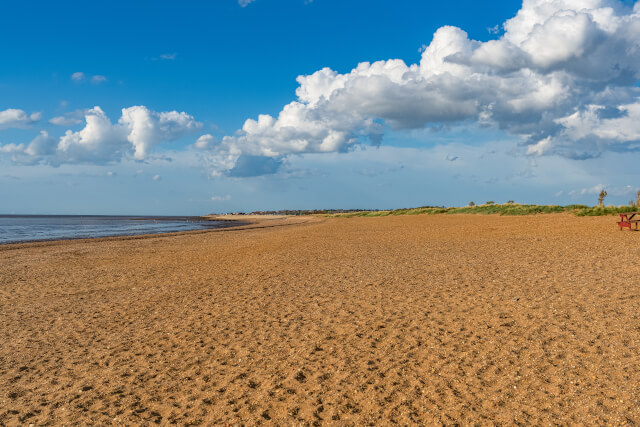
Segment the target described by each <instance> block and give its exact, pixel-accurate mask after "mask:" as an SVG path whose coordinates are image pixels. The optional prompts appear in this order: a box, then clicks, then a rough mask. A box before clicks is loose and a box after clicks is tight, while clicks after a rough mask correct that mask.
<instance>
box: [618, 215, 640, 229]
mask: <svg viewBox="0 0 640 427" xmlns="http://www.w3.org/2000/svg"><path fill="white" fill-rule="evenodd" d="M638 214H639V213H638V212H627V213H621V214H619V215H620V221H618V227H620V231H622V229H623V228H625V227H627V228H628V229H629V231H633V229H632V228H631V224H635V225H636V231H638V223H639V222H640V219H633V217H635V216H636V215H638Z"/></svg>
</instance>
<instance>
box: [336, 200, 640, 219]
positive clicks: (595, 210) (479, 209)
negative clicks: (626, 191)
mask: <svg viewBox="0 0 640 427" xmlns="http://www.w3.org/2000/svg"><path fill="white" fill-rule="evenodd" d="M637 210H638V208H637V207H636V206H633V205H627V206H606V207H604V206H602V207H601V206H596V207H592V206H586V205H567V206H560V205H521V204H519V203H505V204H484V205H478V206H463V207H450V208H446V207H437V206H424V207H419V208H411V209H395V210H386V211H384V210H383V211H364V212H349V213H336V214H329V216H332V217H342V218H352V217H379V216H389V215H436V214H448V215H450V214H485V215H488V214H495V215H535V214H546V213H560V212H568V213H572V214H574V215H576V216H603V215H615V214H618V213H624V212H634V211H637Z"/></svg>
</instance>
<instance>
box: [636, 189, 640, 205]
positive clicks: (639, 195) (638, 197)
mask: <svg viewBox="0 0 640 427" xmlns="http://www.w3.org/2000/svg"><path fill="white" fill-rule="evenodd" d="M636 206H640V190H638V192H637V193H636Z"/></svg>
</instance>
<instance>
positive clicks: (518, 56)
mask: <svg viewBox="0 0 640 427" xmlns="http://www.w3.org/2000/svg"><path fill="white" fill-rule="evenodd" d="M245 5H246V4H245ZM502 27H503V28H504V34H503V35H502V36H500V37H498V38H496V39H494V40H490V41H488V42H480V41H476V40H472V39H469V37H468V35H467V33H466V32H465V31H463V30H462V29H460V28H457V27H451V26H445V27H442V28H440V29H438V30H437V31H436V33H435V34H434V36H433V39H432V40H431V43H430V44H429V45H427V46H425V47H424V49H421V51H422V56H421V58H420V61H419V62H418V63H415V64H410V65H407V64H406V63H405V62H404V61H402V60H398V59H391V60H387V61H379V62H374V63H368V62H365V63H361V64H359V65H358V66H357V67H356V68H354V69H353V70H351V71H350V72H348V73H345V74H341V73H338V72H336V71H334V70H331V69H329V68H324V69H321V70H319V71H317V72H315V73H313V74H311V75H307V76H300V77H298V83H299V87H298V89H297V90H296V95H297V99H296V100H295V101H293V102H291V103H290V104H288V105H286V106H284V108H283V109H282V111H281V112H280V113H279V114H278V115H277V116H271V115H266V114H265V115H260V116H259V117H258V118H257V119H248V120H247V121H246V122H245V123H244V126H243V127H242V129H240V130H239V131H238V132H237V133H236V134H234V135H230V136H226V137H224V138H223V139H222V140H221V141H220V143H219V144H216V145H215V146H212V147H211V150H212V156H211V161H210V163H211V165H212V167H213V169H214V174H230V175H232V176H233V175H234V171H236V172H237V170H236V169H237V167H238V162H239V161H243V159H244V160H246V159H250V160H251V161H250V162H249V163H247V162H246V161H244V163H243V164H251V165H252V166H255V167H257V168H258V169H260V168H262V164H267V163H269V162H272V163H269V164H270V166H269V167H267V168H266V169H265V171H267V172H265V173H272V172H273V167H274V166H275V167H277V162H279V161H281V159H282V158H283V157H284V156H287V155H291V154H303V153H323V152H344V151H348V150H350V149H351V147H353V146H355V145H357V144H361V143H363V142H366V141H368V142H370V143H373V144H380V142H381V138H382V135H383V132H384V130H385V129H386V128H387V127H390V128H392V129H418V128H423V127H425V126H441V125H442V124H446V123H455V122H477V123H480V124H481V125H483V126H494V127H496V128H499V129H502V130H503V131H505V132H507V133H508V134H511V135H514V136H515V137H517V139H519V140H520V141H522V143H523V144H526V145H527V146H528V148H527V152H528V153H529V154H530V155H545V154H561V155H564V156H566V157H570V158H587V157H593V156H597V155H598V154H599V153H601V152H602V151H604V150H609V149H615V150H624V149H628V150H635V149H640V146H638V140H639V139H640V138H639V136H638V133H639V129H638V125H637V123H640V120H638V119H640V88H639V87H638V86H637V82H638V81H639V80H640V3H636V4H635V5H634V6H633V7H631V6H628V5H626V4H625V3H623V2H621V1H618V0H525V1H524V2H523V5H522V8H521V9H520V10H519V11H518V13H517V14H516V16H515V17H513V18H512V19H509V20H507V21H506V22H505V23H504V24H503V25H502ZM260 159H262V161H261V160H260ZM274 161H275V162H276V163H275V164H274V163H273V162H274ZM265 162H267V163H265ZM243 173H244V172H243Z"/></svg>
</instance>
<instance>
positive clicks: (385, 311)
mask: <svg viewBox="0 0 640 427" xmlns="http://www.w3.org/2000/svg"><path fill="white" fill-rule="evenodd" d="M639 247H640V233H636V232H629V231H624V232H620V231H618V229H617V227H616V226H615V218H613V217H595V218H577V217H574V216H571V215H568V214H553V215H538V216H526V217H500V216H482V215H436V216H399V217H383V218H316V217H314V218H274V219H270V220H268V221H262V222H260V223H259V224H257V225H254V226H248V227H243V228H242V229H238V230H234V229H227V230H217V231H206V232H187V233H181V234H172V235H165V236H153V237H136V238H109V239H96V240H77V241H66V242H47V243H34V244H22V245H5V246H0V425H7V426H13V425H29V424H34V425H60V424H66V425H72V424H73V425H78V424H80V425H82V424H85V425H88V424H94V425H95V424H101V425H103V424H107V425H108V424H114V425H131V424H142V425H147V424H155V423H158V424H179V425H198V424H201V425H227V424H231V425H234V424H246V425H257V424H263V425H380V424H391V423H398V424H401V425H406V424H409V425H413V424H417V425H420V424H424V425H434V424H447V425H450V424H454V423H461V424H471V423H480V424H481V425H492V424H501V425H513V424H551V423H559V424H571V423H581V424H605V423H606V424H615V425H623V424H629V425H634V424H638V423H640V353H639V351H640V348H639V346H640V264H639V262H638V261H639V259H638V248H639Z"/></svg>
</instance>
